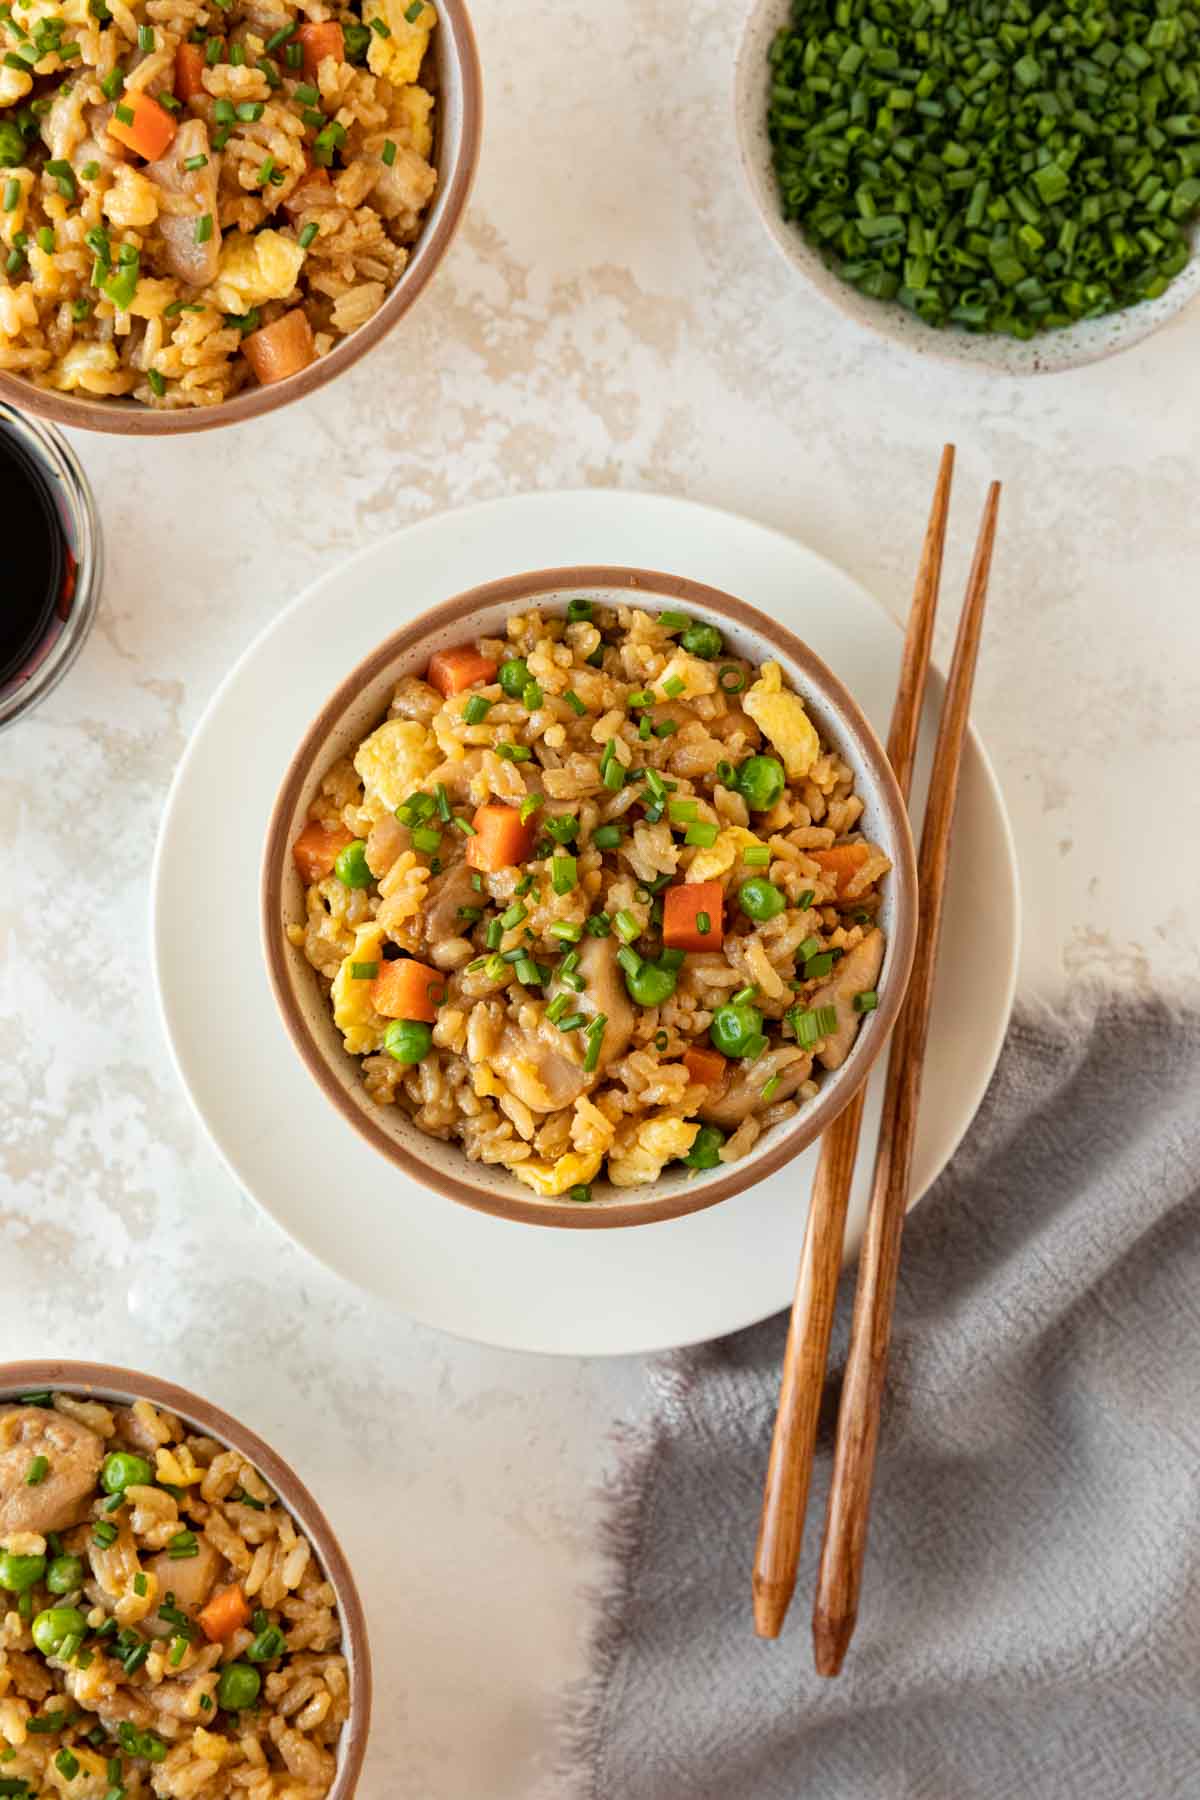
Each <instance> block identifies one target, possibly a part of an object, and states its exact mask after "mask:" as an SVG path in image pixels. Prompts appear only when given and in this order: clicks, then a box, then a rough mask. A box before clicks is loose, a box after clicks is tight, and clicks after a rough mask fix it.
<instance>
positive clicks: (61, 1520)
mask: <svg viewBox="0 0 1200 1800" xmlns="http://www.w3.org/2000/svg"><path fill="white" fill-rule="evenodd" d="M38 1456H44V1457H45V1459H46V1463H47V1468H46V1473H45V1475H44V1476H43V1477H42V1479H41V1481H39V1482H37V1483H36V1484H35V1485H34V1486H32V1487H31V1486H30V1485H29V1484H28V1482H27V1480H26V1476H27V1475H28V1473H29V1465H30V1463H31V1462H32V1461H33V1460H34V1458H35V1457H38ZM103 1460H104V1444H103V1442H102V1440H101V1439H100V1438H98V1437H97V1436H96V1433H95V1432H94V1431H89V1430H88V1428H87V1426H86V1425H80V1424H79V1423H78V1422H77V1421H76V1420H75V1419H70V1418H68V1417H67V1416H66V1415H65V1414H64V1413H58V1412H51V1411H49V1410H48V1409H46V1408H44V1407H41V1406H18V1407H13V1408H12V1409H11V1410H10V1411H8V1412H5V1413H3V1414H0V1542H3V1540H4V1539H5V1538H6V1537H7V1536H8V1535H9V1534H10V1533H12V1532H16V1531H36V1532H40V1533H41V1534H42V1535H43V1536H44V1535H45V1533H46V1532H48V1531H65V1530H66V1529H67V1528H68V1526H70V1525H77V1524H78V1523H79V1521H80V1520H81V1519H82V1518H84V1517H85V1516H86V1514H87V1509H88V1501H89V1499H90V1497H91V1493H92V1489H93V1487H94V1486H95V1482H96V1476H97V1474H98V1473H99V1470H100V1464H101V1462H102V1461H103Z"/></svg>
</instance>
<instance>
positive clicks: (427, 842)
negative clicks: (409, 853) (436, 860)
mask: <svg viewBox="0 0 1200 1800" xmlns="http://www.w3.org/2000/svg"><path fill="white" fill-rule="evenodd" d="M412 841H413V849H414V850H420V851H423V852H424V854H425V855H426V856H432V855H433V854H434V853H435V852H436V851H438V850H440V849H441V847H442V834H441V832H440V831H439V830H438V829H437V827H436V826H433V825H417V826H414V828H413V834H412Z"/></svg>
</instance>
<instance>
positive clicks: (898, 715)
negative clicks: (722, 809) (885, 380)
mask: <svg viewBox="0 0 1200 1800" xmlns="http://www.w3.org/2000/svg"><path fill="white" fill-rule="evenodd" d="M953 480H954V445H953V444H947V445H946V447H945V449H944V450H943V451H942V460H941V465H940V467H939V469H938V477H937V484H936V486H935V487H934V491H933V503H932V505H931V507H930V511H929V523H928V525H927V527H926V530H925V542H924V544H923V546H922V549H921V560H920V563H919V565H918V567H917V578H916V582H915V585H914V588H913V598H912V606H911V608H910V610H909V615H908V629H907V631H906V633H905V638H904V650H903V654H902V656H901V661H900V680H899V684H898V686H897V689H896V699H895V704H894V706H893V708H892V722H891V727H890V729H889V731H888V742H887V752H888V759H889V761H890V762H891V765H892V768H893V770H894V772H895V775H896V780H897V783H898V784H899V787H900V792H901V796H902V797H903V799H904V800H905V801H907V800H908V793H909V789H910V787H911V785H912V770H913V763H914V761H915V759H916V748H917V735H918V732H919V729H920V724H921V708H922V705H923V703H924V698H925V677H926V674H927V672H928V669H929V649H930V644H931V643H932V640H933V626H934V620H935V619H936V617H937V603H938V590H939V587H940V585H941V579H942V555H943V551H944V548H945V543H946V520H947V516H948V514H949V510H950V489H951V485H952V483H953ZM865 1104H866V1089H865V1087H864V1088H862V1089H860V1090H859V1092H858V1093H857V1094H856V1095H855V1097H854V1099H853V1100H852V1101H851V1102H850V1104H849V1106H847V1107H846V1109H845V1111H844V1112H842V1113H840V1114H839V1116H838V1117H837V1119H835V1120H834V1122H833V1124H832V1125H831V1126H830V1127H829V1130H828V1131H827V1132H826V1133H825V1136H824V1137H823V1138H822V1140H821V1154H820V1160H819V1162H818V1164H817V1173H816V1178H815V1180H814V1182H813V1191H812V1202H811V1204H810V1206H809V1213H808V1223H807V1225H806V1227H805V1231H804V1244H803V1247H802V1249H801V1252H800V1267H799V1270H798V1272H797V1275H796V1293H795V1298H794V1299H793V1301H792V1317H791V1323H790V1325H789V1326H788V1339H787V1348H786V1350H785V1351H784V1357H783V1376H782V1380H781V1382H780V1389H779V1408H778V1411H777V1413H776V1415H775V1432H774V1436H773V1437H772V1439H771V1455H770V1458H769V1461H768V1463H767V1474H766V1480H765V1482H764V1485H763V1503H762V1516H761V1518H760V1520H759V1527H758V1544H757V1547H756V1549H755V1552H754V1576H753V1592H754V1629H755V1631H757V1633H758V1635H759V1637H765V1638H774V1637H778V1636H779V1633H780V1631H781V1630H782V1627H783V1621H784V1619H785V1618H786V1617H787V1610H788V1607H789V1606H790V1604H791V1599H792V1593H793V1590H794V1588H795V1585H796V1569H797V1566H798V1564H799V1561H800V1544H801V1540H802V1538H803V1535H804V1514H805V1511H806V1509H807V1506H808V1488H809V1482H810V1480H811V1477H812V1464H813V1452H814V1450H815V1447H816V1441H817V1416H818V1413H819V1411H820V1406H821V1392H822V1389H823V1387H824V1383H825V1365H826V1363H827V1361H828V1358H829V1335H830V1332H831V1330H832V1328H833V1309H834V1303H835V1301H836V1299H837V1288H838V1278H839V1276H840V1275H841V1269H842V1244H843V1240H844V1238H845V1235H846V1208H847V1205H848V1203H849V1198H850V1185H851V1182H852V1181H853V1179H854V1162H855V1158H856V1156H857V1154H858V1136H859V1131H860V1129H861V1126H862V1116H863V1108H864V1106H865Z"/></svg>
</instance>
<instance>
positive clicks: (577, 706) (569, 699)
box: [563, 688, 587, 719]
mask: <svg viewBox="0 0 1200 1800" xmlns="http://www.w3.org/2000/svg"><path fill="white" fill-rule="evenodd" d="M563 699H564V700H565V701H566V703H567V705H568V706H569V707H570V708H571V711H572V712H574V713H578V715H579V717H580V718H581V719H582V718H583V716H584V714H585V713H586V712H587V707H586V706H585V705H584V704H583V701H582V700H581V699H580V698H579V695H578V694H577V693H576V692H575V689H574V688H568V689H567V691H566V693H565V694H564V695H563Z"/></svg>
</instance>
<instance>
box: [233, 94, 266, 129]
mask: <svg viewBox="0 0 1200 1800" xmlns="http://www.w3.org/2000/svg"><path fill="white" fill-rule="evenodd" d="M234 111H235V112H236V113H237V116H238V118H239V119H241V121H242V123H243V124H245V125H257V124H258V121H259V120H260V119H261V118H262V116H263V103H262V101H261V100H242V101H240V102H239V103H238V105H237V106H236V107H235V108H234Z"/></svg>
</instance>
